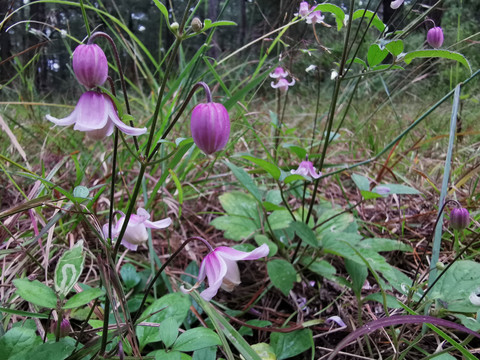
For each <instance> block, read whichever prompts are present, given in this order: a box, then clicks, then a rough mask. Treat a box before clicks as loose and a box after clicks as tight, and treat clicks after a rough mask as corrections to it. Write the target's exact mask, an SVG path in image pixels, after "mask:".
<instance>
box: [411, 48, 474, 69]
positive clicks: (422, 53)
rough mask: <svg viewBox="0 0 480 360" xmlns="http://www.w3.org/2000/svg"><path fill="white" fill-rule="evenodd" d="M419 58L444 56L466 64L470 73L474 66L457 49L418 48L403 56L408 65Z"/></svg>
mask: <svg viewBox="0 0 480 360" xmlns="http://www.w3.org/2000/svg"><path fill="white" fill-rule="evenodd" d="M419 58H444V59H450V60H455V61H457V62H459V63H460V64H462V65H463V66H465V67H466V68H467V69H468V71H470V74H471V73H472V67H471V66H470V63H469V62H468V60H467V58H466V57H465V56H463V55H462V54H460V53H457V52H455V51H448V50H439V49H433V50H416V51H412V52H409V53H407V54H405V56H404V57H403V61H405V63H406V64H407V65H408V64H410V63H411V62H412V60H414V59H419Z"/></svg>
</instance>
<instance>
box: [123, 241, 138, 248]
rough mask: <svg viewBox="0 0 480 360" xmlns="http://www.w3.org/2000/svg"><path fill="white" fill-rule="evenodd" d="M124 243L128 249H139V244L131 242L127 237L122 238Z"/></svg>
mask: <svg viewBox="0 0 480 360" xmlns="http://www.w3.org/2000/svg"><path fill="white" fill-rule="evenodd" d="M122 245H123V246H125V247H126V248H127V249H129V250H132V251H137V249H138V245H135V244H130V243H129V242H128V241H126V240H125V239H123V240H122Z"/></svg>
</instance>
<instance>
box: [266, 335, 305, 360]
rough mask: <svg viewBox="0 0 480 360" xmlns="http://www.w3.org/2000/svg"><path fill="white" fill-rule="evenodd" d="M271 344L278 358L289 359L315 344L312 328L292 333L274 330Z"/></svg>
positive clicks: (280, 359)
mask: <svg viewBox="0 0 480 360" xmlns="http://www.w3.org/2000/svg"><path fill="white" fill-rule="evenodd" d="M270 345H271V346H272V347H273V349H274V351H275V354H277V359H278V360H282V359H289V358H292V357H294V356H296V355H299V354H301V353H303V352H304V351H306V350H308V349H309V348H310V347H312V346H313V338H312V332H311V331H310V329H303V330H297V331H293V332H290V333H278V332H274V333H272V335H270Z"/></svg>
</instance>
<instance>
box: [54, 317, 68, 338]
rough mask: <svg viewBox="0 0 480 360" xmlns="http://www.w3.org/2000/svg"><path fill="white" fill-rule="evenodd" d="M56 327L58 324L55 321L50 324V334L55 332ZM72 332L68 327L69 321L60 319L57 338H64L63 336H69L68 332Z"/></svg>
mask: <svg viewBox="0 0 480 360" xmlns="http://www.w3.org/2000/svg"><path fill="white" fill-rule="evenodd" d="M57 326H58V322H57V321H53V322H52V323H51V331H52V333H55V332H56V331H57ZM71 331H72V326H71V325H70V321H69V320H68V319H67V318H63V319H62V322H61V323H60V333H59V336H60V337H65V336H68V334H70V332H71Z"/></svg>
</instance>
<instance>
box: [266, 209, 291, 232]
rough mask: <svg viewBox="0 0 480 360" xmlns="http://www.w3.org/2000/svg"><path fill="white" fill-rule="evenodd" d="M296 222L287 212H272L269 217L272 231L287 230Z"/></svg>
mask: <svg viewBox="0 0 480 360" xmlns="http://www.w3.org/2000/svg"><path fill="white" fill-rule="evenodd" d="M293 221H294V220H293V219H292V215H290V213H289V212H288V211H287V210H278V211H274V212H272V213H271V214H270V215H269V217H268V222H269V224H270V227H271V229H272V230H280V229H286V228H288V227H290V223H292V222H293Z"/></svg>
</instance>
